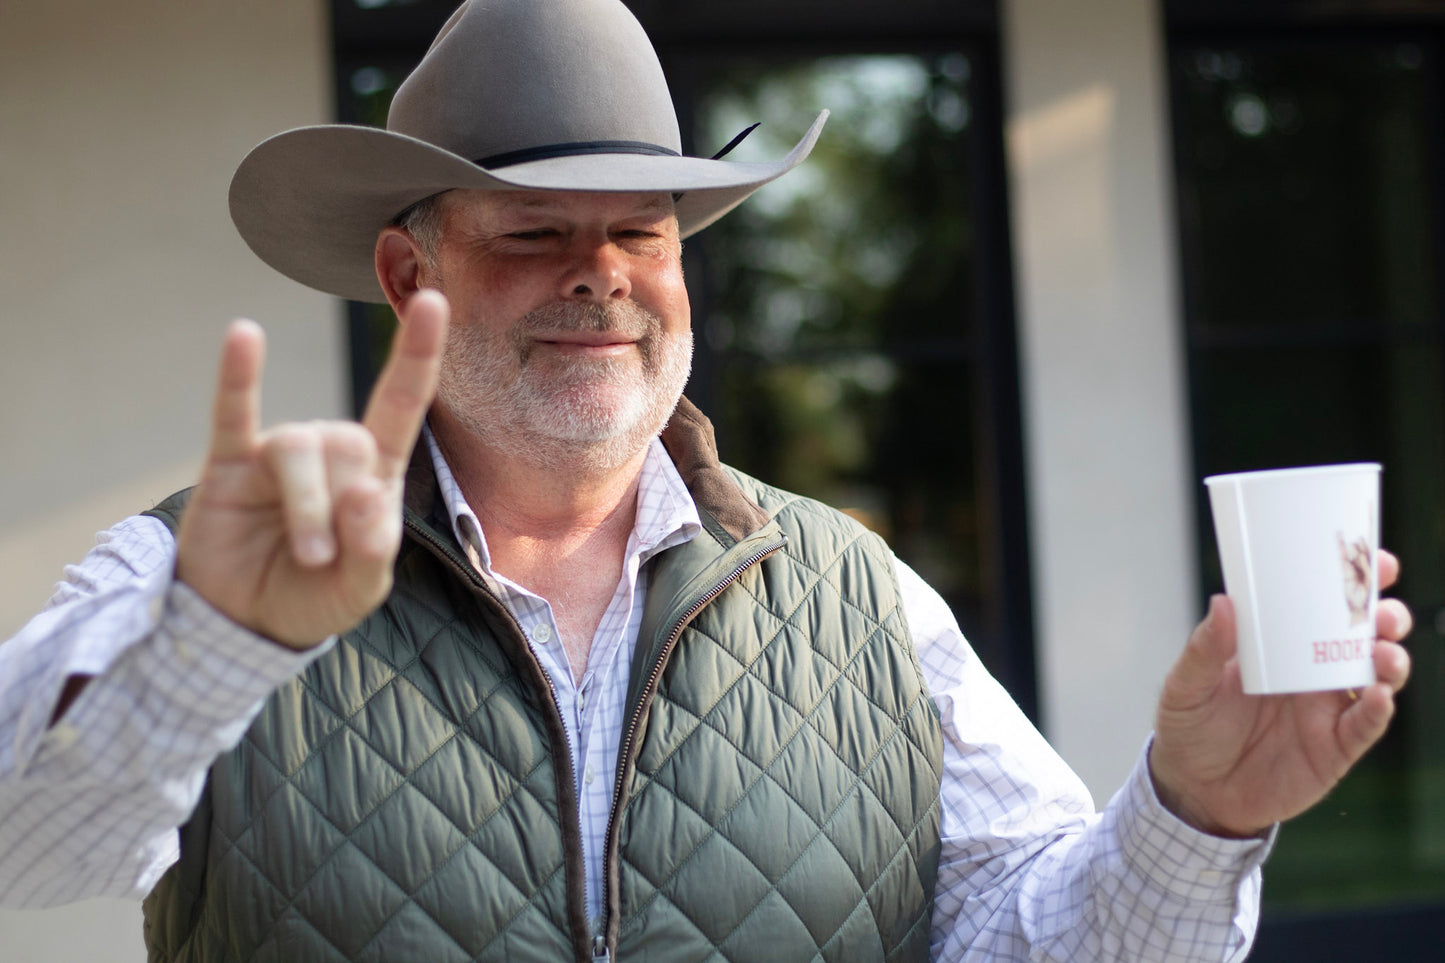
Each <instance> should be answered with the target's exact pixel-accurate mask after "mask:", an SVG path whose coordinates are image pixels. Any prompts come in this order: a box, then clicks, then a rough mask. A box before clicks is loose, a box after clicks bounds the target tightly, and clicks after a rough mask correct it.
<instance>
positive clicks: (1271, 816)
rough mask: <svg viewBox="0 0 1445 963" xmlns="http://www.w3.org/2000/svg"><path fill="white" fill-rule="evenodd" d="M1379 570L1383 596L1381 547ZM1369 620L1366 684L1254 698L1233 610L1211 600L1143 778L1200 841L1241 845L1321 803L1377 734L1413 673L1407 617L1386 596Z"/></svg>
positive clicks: (1171, 682) (1162, 713) (1178, 667)
mask: <svg viewBox="0 0 1445 963" xmlns="http://www.w3.org/2000/svg"><path fill="white" fill-rule="evenodd" d="M1379 569H1380V585H1381V587H1382V588H1384V587H1386V586H1389V585H1391V584H1393V583H1394V581H1395V579H1396V577H1397V576H1398V575H1399V571H1400V564H1399V562H1398V561H1397V560H1396V559H1395V557H1394V556H1393V555H1391V554H1390V553H1389V552H1385V551H1383V550H1382V551H1381V552H1380V560H1379ZM1376 612H1377V615H1376V634H1377V635H1378V636H1379V638H1378V640H1377V641H1376V642H1375V647H1374V660H1375V677H1376V679H1377V681H1376V682H1375V683H1374V684H1373V685H1369V686H1366V687H1364V688H1363V689H1358V690H1348V691H1345V690H1339V691H1333V692H1298V693H1291V694H1288V695H1267V696H1257V695H1246V694H1245V693H1244V690H1243V688H1242V686H1241V683H1240V676H1239V661H1238V659H1237V658H1236V657H1235V656H1236V648H1237V639H1236V635H1235V622H1234V608H1233V606H1232V605H1231V604H1230V601H1229V599H1228V598H1227V597H1225V596H1223V595H1216V596H1214V598H1212V599H1210V604H1209V612H1208V614H1207V615H1206V616H1205V617H1204V621H1202V622H1201V623H1199V626H1198V627H1197V628H1195V630H1194V633H1193V634H1192V635H1191V636H1190V637H1189V642H1188V644H1187V645H1186V646H1185V649H1184V654H1183V655H1181V656H1180V657H1179V661H1178V662H1176V663H1175V664H1174V668H1173V669H1171V670H1170V672H1169V675H1168V677H1167V678H1166V679H1165V682H1164V691H1163V694H1162V695H1161V696H1160V697H1159V713H1158V718H1157V721H1156V724H1155V733H1154V742H1153V745H1152V746H1151V747H1150V750H1149V771H1150V774H1151V775H1152V776H1153V779H1154V787H1155V790H1156V791H1157V792H1158V794H1159V798H1160V801H1162V802H1163V803H1164V805H1165V806H1167V807H1168V808H1169V809H1170V810H1171V811H1172V812H1174V813H1175V814H1176V815H1178V816H1179V817H1180V818H1181V819H1183V820H1184V821H1185V822H1187V823H1189V824H1190V825H1192V826H1194V827H1195V828H1197V829H1200V830H1203V831H1204V832H1207V833H1213V834H1214V835H1217V836H1231V837H1238V838H1247V837H1250V836H1257V835H1260V834H1261V833H1263V832H1265V831H1266V830H1268V829H1269V827H1270V826H1272V825H1273V824H1274V823H1277V822H1281V821H1283V820H1285V819H1289V818H1290V817H1291V816H1296V815H1298V814H1299V813H1302V812H1304V811H1305V810H1306V809H1308V808H1310V807H1311V806H1313V805H1314V804H1315V803H1317V802H1319V801H1320V800H1321V799H1323V798H1324V797H1325V795H1326V794H1327V793H1328V792H1329V791H1330V790H1331V789H1332V788H1334V786H1335V784H1336V783H1338V782H1339V781H1340V779H1342V778H1343V777H1344V775H1345V773H1346V772H1348V771H1349V769H1350V767H1351V766H1353V765H1354V764H1355V763H1356V762H1357V761H1358V760H1359V759H1360V757H1361V756H1363V755H1364V754H1365V752H1366V750H1368V749H1369V748H1370V747H1371V746H1373V745H1374V744H1375V743H1376V742H1377V741H1379V739H1380V737H1381V736H1382V735H1384V733H1385V728H1386V726H1388V725H1389V722H1390V718H1391V716H1393V715H1394V714H1395V693H1396V692H1399V691H1400V688H1401V687H1402V686H1403V685H1404V684H1405V679H1406V678H1407V677H1408V676H1409V674H1410V657H1409V655H1408V654H1407V653H1406V651H1405V649H1404V647H1403V646H1401V645H1399V641H1400V640H1401V639H1403V638H1404V637H1405V636H1406V635H1407V634H1408V633H1409V631H1410V626H1411V618H1410V611H1409V609H1407V608H1406V607H1405V605H1404V603H1402V602H1400V601H1399V600H1398V599H1381V600H1380V602H1379V605H1378V607H1377V609H1376Z"/></svg>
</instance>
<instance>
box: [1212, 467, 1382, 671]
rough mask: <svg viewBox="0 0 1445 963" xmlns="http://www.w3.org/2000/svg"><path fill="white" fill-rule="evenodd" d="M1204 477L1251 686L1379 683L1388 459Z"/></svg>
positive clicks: (1242, 663) (1243, 667)
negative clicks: (1384, 464)
mask: <svg viewBox="0 0 1445 963" xmlns="http://www.w3.org/2000/svg"><path fill="white" fill-rule="evenodd" d="M1204 483H1205V485H1206V486H1207V487H1208V490H1209V505H1210V509H1211V511H1212V513H1213V515H1214V535H1215V538H1216V540H1217V541H1218V544H1219V559H1220V562H1221V563H1222V564H1223V566H1224V589H1225V592H1226V593H1227V594H1228V595H1229V598H1230V600H1231V601H1232V602H1233V603H1234V611H1235V620H1236V623H1237V627H1238V632H1239V668H1240V674H1241V675H1242V676H1243V681H1244V691H1245V692H1249V693H1253V694H1261V693H1279V692H1312V691H1317V690H1324V689H1351V688H1356V687H1359V686H1365V685H1369V684H1370V683H1372V682H1374V681H1375V664H1374V660H1373V659H1372V658H1371V652H1372V650H1373V648H1374V641H1375V605H1376V603H1377V602H1378V600H1379V595H1380V580H1379V571H1378V566H1377V561H1376V560H1377V549H1378V548H1379V544H1380V466H1379V465H1375V464H1358V465H1321V466H1319V467H1315V468H1282V469H1277V470H1274V471H1255V472H1241V473H1239V474H1233V475H1214V476H1212V477H1210V478H1206V479H1204Z"/></svg>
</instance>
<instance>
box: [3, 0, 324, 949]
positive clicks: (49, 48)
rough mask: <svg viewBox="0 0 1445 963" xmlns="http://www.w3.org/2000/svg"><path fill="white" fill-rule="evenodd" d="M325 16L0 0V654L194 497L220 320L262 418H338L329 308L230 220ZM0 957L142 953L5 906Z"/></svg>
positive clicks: (58, 918)
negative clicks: (122, 526) (257, 355)
mask: <svg viewBox="0 0 1445 963" xmlns="http://www.w3.org/2000/svg"><path fill="white" fill-rule="evenodd" d="M325 10H326V5H325V3H324V2H323V0H250V2H247V3H235V2H233V0H188V2H186V3H175V2H171V0H128V2H127V3H124V4H116V3H101V2H97V0H44V2H41V0H18V2H5V3H0V232H3V238H4V240H3V244H0V249H3V252H4V256H3V257H0V292H3V301H0V305H3V307H0V310H3V312H4V319H3V331H4V337H5V343H4V349H3V350H0V638H3V637H8V636H9V635H10V634H11V633H12V632H13V631H15V630H16V629H18V628H19V627H20V626H21V625H22V624H23V623H24V622H25V621H26V619H27V618H28V617H29V615H30V614H32V613H33V612H34V611H35V610H37V609H38V608H39V607H40V605H41V604H42V603H43V602H44V600H45V598H46V597H47V596H48V595H49V593H50V588H51V586H52V584H53V583H54V582H55V580H56V579H57V578H58V577H59V576H60V573H61V568H62V566H63V565H64V564H65V563H66V562H67V561H73V560H76V559H78V558H79V557H80V556H81V555H83V554H84V553H85V551H86V550H87V549H88V548H89V546H90V544H91V541H92V538H93V534H94V532H95V531H96V530H98V529H100V528H103V527H105V526H106V525H108V524H110V523H111V522H113V521H115V520H116V519H118V518H120V517H122V516H124V515H126V514H129V513H132V512H134V511H137V510H141V509H144V508H147V507H149V506H150V505H151V504H153V503H154V502H155V501H157V500H159V499H160V498H162V497H164V496H165V495H167V494H168V493H170V492H171V491H173V490H174V489H176V488H178V487H181V486H183V485H185V484H189V483H190V481H191V480H192V476H193V474H194V472H195V468H196V465H197V464H198V462H199V456H200V453H201V451H202V448H203V446H204V439H205V431H206V418H207V412H208V408H209V399H210V392H211V380H212V377H213V374H214V371H215V364H216V352H217V348H218V346H219V343H220V338H221V334H222V331H223V329H224V327H225V325H226V323H227V322H228V321H229V320H230V319H231V318H232V317H236V316H240V315H247V316H251V317H255V318H256V319H257V320H259V321H261V322H262V323H263V324H264V325H265V326H266V328H267V330H268V333H269V335H270V340H271V347H270V363H269V367H268V371H267V376H266V388H265V391H266V394H265V402H266V416H267V419H268V421H270V420H275V419H277V418H281V417H287V416H291V417H296V416H306V417H313V416H328V415H334V414H338V413H340V412H341V411H343V409H344V405H345V400H344V398H345V393H344V383H343V377H344V371H345V365H344V361H343V346H342V340H341V320H340V316H339V313H338V309H337V306H336V304H335V302H333V301H332V300H331V299H329V298H326V297H324V296H322V295H319V294H314V293H311V292H308V291H306V290H305V289H303V288H301V287H300V286H299V285H296V284H294V283H292V282H289V281H286V280H284V279H282V278H280V277H279V276H277V275H275V274H273V273H272V272H271V271H270V270H269V269H268V268H266V267H265V266H264V265H262V264H261V263H260V262H259V261H258V260H257V259H256V258H255V257H254V256H253V255H252V254H251V253H250V251H248V250H247V249H246V247H245V246H244V244H243V243H242V242H241V241H240V239H239V238H238V237H237V236H236V234H235V231H234V230H233V228H232V227H231V224H230V219H229V216H228V214H227V212H226V187H227V184H228V182H229V179H230V172H231V170H232V169H233V168H234V166H235V164H236V162H237V161H238V160H239V159H240V157H241V156H242V155H243V154H244V153H245V151H246V150H247V149H248V148H249V147H250V146H251V145H252V144H254V143H255V142H257V141H259V140H261V139H262V138H263V137H265V136H267V135H269V134H271V133H274V132H275V131H277V130H280V129H283V128H285V127H289V126H295V125H299V124H306V123H315V122H317V121H321V120H326V119H328V118H329V117H330V115H331V94H330V75H329V65H328V50H329V38H328V35H327V23H326V18H325ZM0 959H3V960H4V961H5V963H30V961H37V963H38V961H54V960H80V959H84V960H95V961H128V960H141V959H144V952H143V950H142V948H141V940H140V918H139V912H138V910H137V908H136V905H135V904H133V903H111V902H95V903H88V904H80V905H77V906H74V907H69V908H65V909H60V910H52V911H45V912H39V913H34V912H25V913H0Z"/></svg>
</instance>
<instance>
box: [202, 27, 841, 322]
mask: <svg viewBox="0 0 1445 963" xmlns="http://www.w3.org/2000/svg"><path fill="white" fill-rule="evenodd" d="M826 116H827V112H826V111H824V112H823V113H821V114H819V116H818V118H817V119H816V120H815V121H814V122H813V125H812V127H811V128H810V129H809V130H808V132H807V133H806V134H805V135H804V136H803V139H802V140H801V141H799V142H798V144H797V146H796V147H794V148H793V149H792V151H790V152H789V153H788V155H787V156H786V157H784V158H782V159H781V160H778V161H775V162H772V163H739V162H733V161H723V160H716V159H706V158H699V157H684V156H682V153H681V137H680V135H679V133H678V126H677V115H676V113H675V112H674V110H673V106H672V99H671V97H670V95H669V94H668V90H667V82H666V81H665V80H664V79H663V75H662V67H661V65H660V64H659V63H658V61H657V54H656V53H655V52H654V51H653V49H652V44H651V42H650V41H649V40H648V39H647V36H646V34H644V33H643V31H642V27H641V25H640V24H638V22H637V20H636V18H634V17H633V15H632V13H631V11H629V10H628V9H627V8H626V7H625V6H623V4H622V3H620V2H619V0H466V2H464V3H463V4H462V5H461V7H460V8H458V9H457V11H456V12H455V13H454V14H452V16H451V18H450V19H449V20H448V21H447V22H446V24H445V25H444V26H443V27H442V29H441V32H440V33H439V34H438V35H437V38H436V40H434V41H433V42H432V45H431V49H429V50H428V51H427V54H426V56H425V57H424V58H423V59H422V61H421V63H420V64H419V65H418V66H417V68H416V70H415V71H413V72H412V74H411V76H409V77H408V78H407V79H406V81H405V82H404V83H403V84H402V85H401V88H400V89H399V90H398V91H397V93H396V97H395V98H394V99H393V101H392V104H391V112H390V114H389V116H388V117H387V121H386V129H385V130H382V129H379V128H374V127H354V126H346V125H336V124H329V125H325V126H319V127H302V128H299V129H296V130H290V131H286V132H285V133H282V134H278V135H276V136H275V137H272V138H270V139H269V140H266V141H263V142H262V143H261V144H259V145H258V146H257V147H256V148H255V149H253V150H252V151H251V153H250V154H248V155H247V156H246V158H245V159H244V160H243V161H242V162H241V165H240V167H238V168H237V170H236V174H235V177H234V178H233V179H232V181H231V198H230V199H231V217H232V219H233V220H234V221H235V222H236V227H237V228H238V229H239V230H240V232H241V236H242V237H243V238H245V240H246V243H247V244H249V245H250V246H251V249H252V250H253V251H255V252H256V254H258V255H259V256H260V257H261V259H262V260H263V261H265V262H266V263H267V264H270V265H271V266H272V267H274V268H276V270H278V271H280V272H281V273H282V274H285V275H287V276H288V277H291V278H294V279H295V280H297V281H300V282H301V283H302V284H306V285H309V286H310V287H313V288H317V289H319V290H322V291H325V292H327V293H330V294H335V295H338V296H340V297H343V298H353V299H356V300H360V301H381V300H383V298H382V293H381V288H380V286H379V285H378V283H377V280H376V274H375V271H374V269H373V266H372V264H373V262H372V252H373V249H374V247H375V244H376V236H377V234H378V233H379V232H380V231H381V229H382V228H384V227H385V226H386V225H387V224H390V223H392V222H393V221H394V220H395V218H396V217H397V215H398V214H400V213H401V212H403V211H405V210H406V209H407V208H408V207H410V206H411V205H413V204H415V203H416V202H417V201H420V200H422V199H423V198H426V197H430V196H431V195H433V194H436V193H439V192H441V191H446V190H451V189H453V188H481V189H483V190H518V189H521V190H572V191H668V192H671V193H673V194H675V195H679V196H678V198H677V218H678V222H679V225H680V227H681V230H682V234H683V236H686V235H688V234H691V233H693V232H695V231H698V230H701V229H702V228H704V227H706V226H707V225H709V224H711V223H712V222H713V221H715V220H717V219H718V218H719V217H722V216H723V215H724V214H726V213H727V212H728V211H729V210H731V209H732V208H733V207H735V206H737V205H738V204H739V203H740V202H741V201H742V200H743V199H744V198H745V197H747V196H748V195H749V194H751V193H752V192H753V191H755V190H757V189H758V188H759V187H761V186H763V185H764V184H766V183H768V182H769V181H771V180H773V179H775V178H777V177H779V176H781V175H782V174H784V173H786V172H787V171H788V170H790V169H792V168H793V167H795V166H797V165H798V164H799V163H800V162H801V161H802V160H803V158H805V157H806V156H807V155H808V152H809V151H810V150H812V148H813V144H814V142H815V141H816V140H817V138H818V133H819V132H820V131H821V129H822V126H823V121H824V119H825V118H826Z"/></svg>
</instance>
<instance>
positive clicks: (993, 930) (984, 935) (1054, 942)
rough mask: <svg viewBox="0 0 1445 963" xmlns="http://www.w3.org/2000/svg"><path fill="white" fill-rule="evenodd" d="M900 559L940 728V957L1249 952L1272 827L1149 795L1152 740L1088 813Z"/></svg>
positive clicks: (1082, 796)
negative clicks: (1235, 832) (1223, 835)
mask: <svg viewBox="0 0 1445 963" xmlns="http://www.w3.org/2000/svg"><path fill="white" fill-rule="evenodd" d="M896 568H897V571H898V577H899V585H900V588H901V589H902V595H903V605H904V611H905V614H906V616H907V618H908V623H909V627H910V629H911V631H912V633H913V638H914V644H915V647H916V649H917V652H918V657H919V663H920V665H921V666H922V669H923V674H924V678H925V681H926V682H927V684H928V687H929V691H930V693H931V694H932V695H933V698H934V701H935V702H936V703H937V705H938V709H939V713H940V716H941V722H942V727H943V783H942V788H941V790H940V801H941V803H942V852H941V854H940V861H939V871H938V885H937V888H936V891H935V894H936V895H935V901H934V911H933V933H932V955H933V959H934V960H939V961H965V960H967V961H983V960H987V961H990V963H994V961H1012V960H1017V961H1026V960H1027V961H1035V960H1057V961H1066V960H1067V961H1073V960H1118V961H1131V963H1136V961H1153V960H1160V961H1163V960H1169V961H1176V960H1180V961H1184V960H1190V961H1192V960H1200V961H1204V960H1213V961H1222V960H1241V959H1243V958H1244V956H1245V954H1246V953H1247V952H1248V950H1249V947H1250V944H1251V942H1252V941H1253V938H1254V930H1255V924H1256V921H1257V918H1258V913H1259V894H1260V869H1259V867H1260V865H1261V864H1262V863H1263V861H1264V858H1265V856H1266V855H1267V854H1268V852H1269V849H1270V846H1271V843H1272V839H1266V840H1244V841H1240V840H1228V839H1220V838H1218V837H1214V836H1209V835H1207V834H1204V833H1201V832H1198V831H1197V830H1195V829H1193V828H1192V827H1190V826H1188V825H1186V824H1185V823H1183V822H1182V821H1180V820H1179V819H1178V818H1176V817H1175V816H1174V815H1173V814H1172V813H1170V812H1169V811H1168V810H1166V809H1165V808H1164V807H1163V806H1162V805H1161V804H1160V802H1159V800H1158V798H1157V797H1156V796H1155V794H1154V790H1153V784H1152V781H1151V780H1150V778H1149V773H1148V767H1147V763H1146V761H1145V760H1146V753H1141V755H1140V758H1139V761H1138V762H1137V763H1136V764H1135V767H1134V770H1133V772H1132V774H1131V775H1130V777H1129V780H1128V781H1127V782H1126V783H1125V785H1124V787H1123V788H1122V789H1120V790H1119V792H1118V793H1117V794H1116V795H1115V796H1114V798H1113V799H1111V800H1110V802H1109V804H1108V805H1107V806H1106V807H1105V808H1104V810H1103V812H1095V811H1094V804H1093V802H1092V800H1091V799H1090V796H1089V793H1088V790H1087V789H1086V788H1085V787H1084V785H1083V783H1082V781H1081V780H1080V779H1079V778H1078V776H1076V775H1075V774H1074V772H1073V771H1072V770H1071V769H1070V768H1069V767H1068V765H1067V764H1066V763H1065V762H1064V761H1063V760H1062V759H1061V758H1060V757H1059V756H1058V754H1057V753H1056V752H1054V750H1053V748H1052V747H1051V746H1049V744H1048V743H1047V742H1046V741H1045V740H1044V738H1043V736H1042V735H1040V734H1039V732H1038V730H1037V729H1035V728H1034V727H1033V725H1032V724H1031V723H1030V722H1029V721H1028V719H1027V717H1025V716H1024V714H1023V712H1022V711H1021V710H1020V709H1019V708H1018V706H1017V704H1015V703H1014V701H1013V699H1011V698H1010V697H1009V695H1008V693H1007V692H1006V691H1004V689H1003V687H1002V686H1001V685H999V683H998V682H997V681H996V680H995V679H994V678H993V677H992V676H990V675H989V674H988V672H987V670H985V669H984V667H983V666H982V664H981V663H980V662H979V660H978V657H977V656H976V655H975V654H974V652H973V650H972V649H971V647H970V646H969V645H968V642H967V641H966V640H965V639H964V637H963V633H962V632H961V631H960V630H959V628H958V623H957V622H956V621H955V619H954V617H953V614H952V612H951V611H950V610H949V608H948V606H947V604H946V603H945V602H944V601H943V599H942V598H941V597H939V595H938V593H936V592H934V591H933V590H932V589H931V588H929V587H928V586H927V585H926V584H925V583H924V582H923V580H922V579H921V578H919V576H918V575H917V574H916V573H914V572H913V571H912V570H911V569H910V568H908V566H907V565H905V564H904V563H903V562H901V561H897V562H896ZM1146 749H1147V746H1146Z"/></svg>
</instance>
